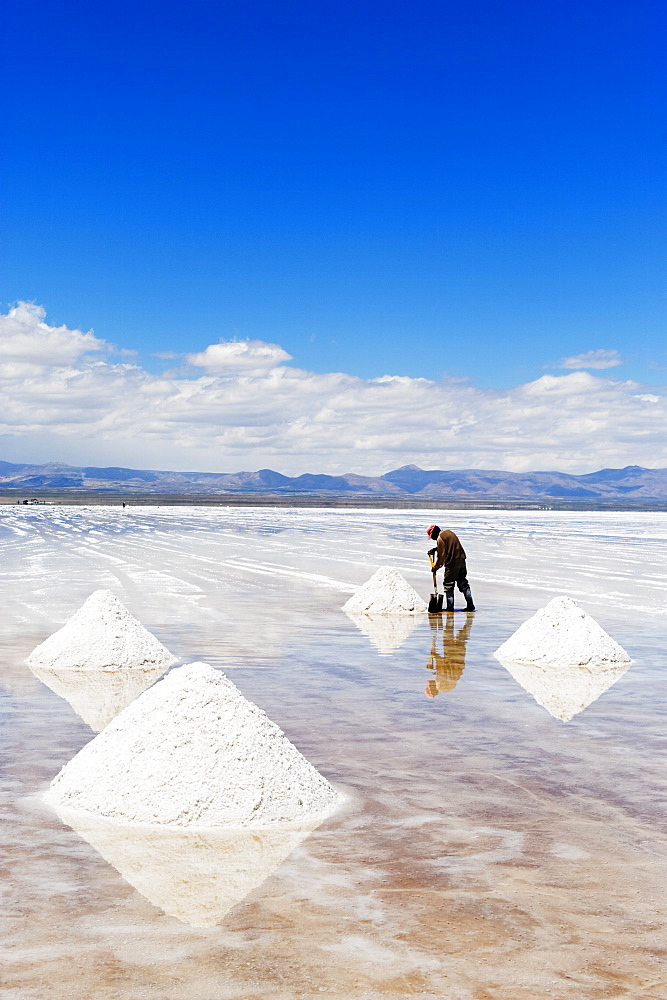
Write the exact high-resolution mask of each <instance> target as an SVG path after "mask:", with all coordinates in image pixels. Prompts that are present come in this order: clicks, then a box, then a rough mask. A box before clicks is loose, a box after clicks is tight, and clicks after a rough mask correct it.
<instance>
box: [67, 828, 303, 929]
mask: <svg viewBox="0 0 667 1000" xmlns="http://www.w3.org/2000/svg"><path fill="white" fill-rule="evenodd" d="M58 815H59V817H60V819H61V820H62V821H63V822H64V823H67V824H68V825H69V826H71V827H72V829H74V830H76V832H77V833H78V834H79V835H80V836H81V837H83V839H84V840H86V841H88V843H89V844H92V846H93V847H94V848H95V849H96V850H97V851H99V853H100V854H101V855H102V857H103V858H104V860H105V861H108V862H109V864H110V865H113V867H114V868H115V869H116V871H118V872H120V874H121V875H122V876H123V878H124V879H125V880H126V881H127V882H129V883H130V885H132V886H134V888H135V889H136V890H137V891H138V892H140V893H141V894H142V896H145V898H146V899H148V900H149V901H150V902H151V903H153V905H154V906H159V907H160V909H161V910H163V911H164V912H165V913H167V914H169V916H172V917H176V918H177V919H178V920H182V921H183V922H184V923H186V924H190V926H192V927H213V926H215V925H216V924H219V923H220V921H221V920H223V919H224V917H225V916H226V915H227V913H229V911H230V910H231V909H232V907H234V906H236V905H237V903H240V902H241V900H242V899H244V898H245V897H246V896H247V895H248V893H250V892H252V891H253V890H254V889H257V888H258V887H259V886H260V885H261V884H262V882H264V880H265V879H267V878H268V877H269V875H271V874H272V873H273V872H274V871H275V870H276V868H277V867H278V866H279V865H281V864H282V862H283V861H284V860H285V859H286V858H287V857H288V856H289V855H290V854H291V853H292V851H293V850H294V849H295V848H296V847H297V846H298V845H299V844H300V843H301V842H302V841H303V840H305V839H306V837H308V836H309V834H310V832H311V831H312V830H313V829H314V828H315V827H316V826H317V825H318V824H317V823H316V822H312V823H310V824H303V825H300V826H299V828H298V829H295V828H293V827H287V828H285V827H281V826H276V827H273V828H271V829H265V830H260V829H252V830H220V829H218V830H192V829H184V828H182V827H180V828H179V827H174V826H161V827H157V826H139V825H137V824H132V825H122V824H120V823H117V822H115V821H113V820H108V819H104V818H103V817H101V816H91V814H90V813H81V812H74V811H72V810H70V809H59V810H58Z"/></svg>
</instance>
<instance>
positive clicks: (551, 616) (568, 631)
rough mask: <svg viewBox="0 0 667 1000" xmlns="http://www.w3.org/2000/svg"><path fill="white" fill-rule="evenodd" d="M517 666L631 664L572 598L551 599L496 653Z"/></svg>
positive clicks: (502, 660)
mask: <svg viewBox="0 0 667 1000" xmlns="http://www.w3.org/2000/svg"><path fill="white" fill-rule="evenodd" d="M495 655H496V657H497V658H498V659H499V660H500V661H501V662H504V661H505V660H511V661H515V662H517V663H535V664H547V665H549V666H552V667H558V666H586V665H587V664H590V665H591V666H593V665H594V666H596V667H600V668H603V669H604V667H605V666H610V665H615V664H618V663H630V662H631V660H630V657H629V656H628V654H627V653H626V652H625V650H624V649H623V648H622V647H621V646H619V644H618V643H617V642H615V641H614V640H613V639H612V638H611V636H609V635H607V633H606V632H605V631H604V629H603V628H601V627H600V626H599V625H598V623H597V622H596V621H595V620H594V619H593V618H591V616H590V615H587V614H586V612H585V611H582V610H581V608H580V607H578V605H577V604H575V602H574V601H573V600H572V598H571V597H554V599H553V600H552V601H549V603H548V604H547V605H546V606H545V607H543V608H541V609H540V610H539V611H538V612H537V613H536V614H535V615H533V617H532V618H529V619H528V621H527V622H524V623H523V625H521V626H520V627H519V628H518V629H517V630H516V632H515V633H514V635H513V636H511V637H510V638H509V639H508V640H507V642H504V643H503V644H502V646H499V648H498V649H497V650H496V652H495Z"/></svg>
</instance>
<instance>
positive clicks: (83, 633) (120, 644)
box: [27, 590, 178, 670]
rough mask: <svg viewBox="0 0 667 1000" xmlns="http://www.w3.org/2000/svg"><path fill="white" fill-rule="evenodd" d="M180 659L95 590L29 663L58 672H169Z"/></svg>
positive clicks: (107, 592) (123, 609)
mask: <svg viewBox="0 0 667 1000" xmlns="http://www.w3.org/2000/svg"><path fill="white" fill-rule="evenodd" d="M177 659H178V657H176V656H172V654H171V653H170V652H169V650H168V649H167V648H166V647H165V646H163V645H162V643H161V642H159V641H158V640H157V639H156V638H155V636H154V635H151V633H150V632H149V631H148V629H146V628H144V626H143V625H142V624H141V622H138V621H137V619H136V618H134V617H133V616H132V615H131V614H130V612H129V611H128V610H127V608H126V607H125V606H124V605H123V604H121V602H120V601H119V600H118V598H117V597H116V595H115V594H112V592H111V591H110V590H96V591H95V592H94V593H92V594H91V595H90V597H89V598H88V599H87V600H86V601H85V602H84V603H83V604H82V606H81V607H80V608H79V610H78V611H76V612H75V613H74V614H73V615H72V617H71V618H70V619H69V621H67V622H66V623H65V625H63V627H62V628H61V629H58V631H57V632H54V633H53V635H51V636H49V638H48V639H45V641H44V642H42V643H41V644H40V645H39V646H37V647H36V648H35V649H33V651H32V653H31V654H30V656H29V657H28V660H27V662H28V665H29V666H31V667H44V668H47V669H56V670H58V669H69V670H117V669H118V668H119V667H141V668H143V669H146V668H153V667H162V668H164V669H165V670H166V668H167V667H170V666H171V665H172V664H173V663H176V661H177Z"/></svg>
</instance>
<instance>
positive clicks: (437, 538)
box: [426, 524, 475, 611]
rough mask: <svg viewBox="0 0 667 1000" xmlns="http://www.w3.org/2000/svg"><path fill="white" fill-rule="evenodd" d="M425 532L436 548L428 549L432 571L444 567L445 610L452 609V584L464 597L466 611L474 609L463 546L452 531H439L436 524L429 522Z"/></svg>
mask: <svg viewBox="0 0 667 1000" xmlns="http://www.w3.org/2000/svg"><path fill="white" fill-rule="evenodd" d="M426 534H427V535H428V537H429V538H431V539H432V540H433V541H434V542H436V548H434V549H429V553H428V554H429V555H430V556H431V558H432V559H433V571H434V572H437V570H439V569H442V567H443V566H444V568H445V576H444V579H443V581H442V589H443V590H444V592H445V600H446V602H447V603H446V606H445V611H453V610H454V584H456V586H457V587H458V588H459V590H460V591H461V593H462V594H463V596H464V597H465V599H466V611H474V610H475V605H474V604H473V600H472V593H471V592H470V584H469V583H468V578H467V575H466V574H467V570H466V554H465V550H464V548H463V546H462V545H461V543H460V541H459V540H458V538H457V537H456V535H455V534H454V532H453V531H449V529H446V530H444V531H441V530H440V528H439V527H438V525H437V524H431V525H430V526H429V527H428V528H427V529H426Z"/></svg>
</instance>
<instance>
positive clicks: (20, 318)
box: [0, 302, 108, 372]
mask: <svg viewBox="0 0 667 1000" xmlns="http://www.w3.org/2000/svg"><path fill="white" fill-rule="evenodd" d="M45 316H46V312H45V310H44V309H43V308H42V307H41V306H36V305H34V304H33V303H31V302H19V303H18V304H17V305H16V306H14V308H13V309H10V310H9V312H8V313H7V315H6V316H2V317H0V319H1V321H2V322H1V324H0V364H3V365H7V364H10V365H14V366H15V367H14V369H13V370H14V371H15V372H19V371H24V372H26V371H27V370H28V369H33V368H36V369H40V368H44V367H47V366H50V365H66V364H71V363H73V362H74V361H76V360H77V359H78V358H80V357H81V356H82V355H83V354H86V353H87V352H89V351H102V350H105V349H107V348H108V345H107V344H105V342H104V341H103V340H98V338H97V337H96V336H95V335H94V334H93V333H92V332H90V333H82V332H81V330H68V328H67V327H66V326H49V325H48V324H47V323H45V322H44V317H45Z"/></svg>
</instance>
